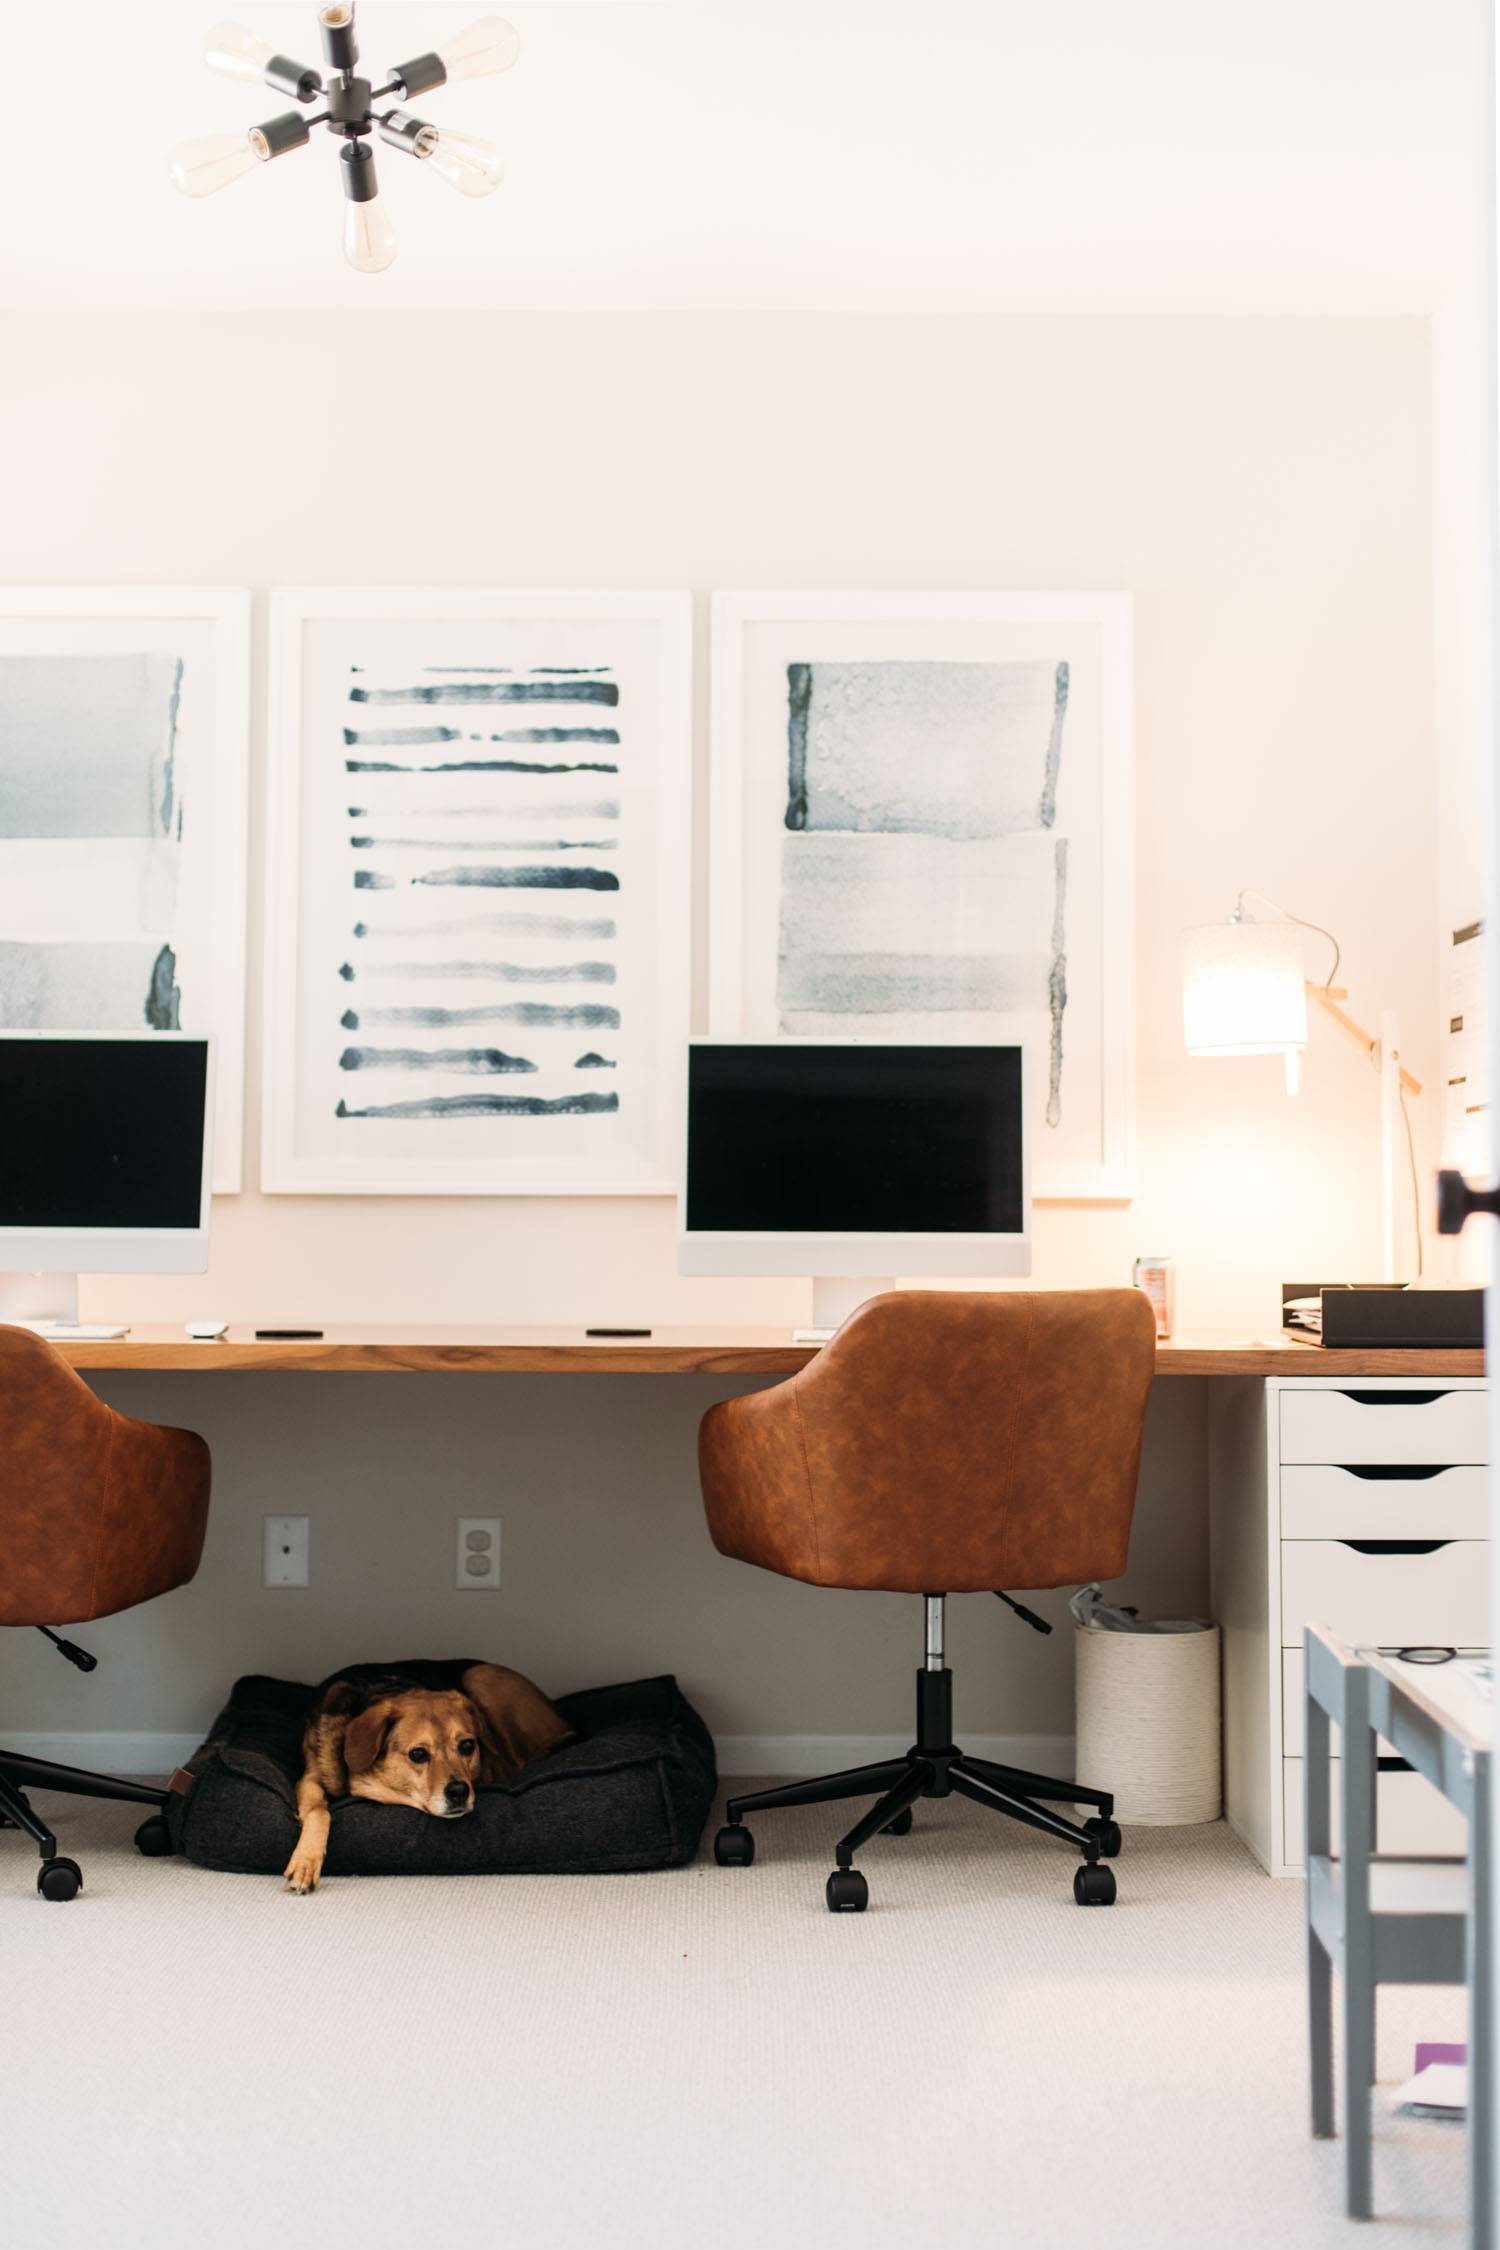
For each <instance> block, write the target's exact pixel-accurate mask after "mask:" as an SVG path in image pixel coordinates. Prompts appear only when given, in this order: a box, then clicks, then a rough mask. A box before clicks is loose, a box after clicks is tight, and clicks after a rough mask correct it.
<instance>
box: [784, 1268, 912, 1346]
mask: <svg viewBox="0 0 1500 2250" xmlns="http://www.w3.org/2000/svg"><path fill="white" fill-rule="evenodd" d="M895 1286H896V1284H895V1282H894V1281H893V1280H888V1279H887V1278H886V1277H885V1276H884V1275H881V1276H880V1277H879V1279H872V1280H860V1279H859V1278H858V1277H857V1276H855V1277H853V1278H851V1277H850V1276H849V1275H847V1274H837V1275H835V1274H828V1275H818V1276H815V1277H814V1280H813V1285H812V1297H813V1303H812V1314H813V1324H812V1326H811V1328H794V1329H793V1330H792V1342H793V1343H794V1344H826V1343H827V1342H828V1340H829V1338H830V1337H832V1336H836V1335H837V1333H838V1331H839V1330H840V1329H841V1328H842V1327H843V1325H844V1322H845V1321H846V1320H847V1319H848V1318H849V1315H850V1314H851V1313H852V1312H858V1310H859V1308H860V1306H861V1305H862V1304H864V1303H865V1301H866V1299H867V1298H870V1297H879V1296H883V1295H884V1293H885V1291H886V1290H887V1289H894V1288H895Z"/></svg>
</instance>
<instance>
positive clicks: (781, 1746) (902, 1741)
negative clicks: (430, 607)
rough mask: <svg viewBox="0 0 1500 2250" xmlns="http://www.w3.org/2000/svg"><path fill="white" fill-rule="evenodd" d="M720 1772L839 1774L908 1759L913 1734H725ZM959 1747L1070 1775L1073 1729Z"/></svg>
mask: <svg viewBox="0 0 1500 2250" xmlns="http://www.w3.org/2000/svg"><path fill="white" fill-rule="evenodd" d="M715 1746H716V1748H717V1750H718V1753H719V1771H720V1773H728V1774H735V1775H739V1774H747V1773H753V1774H766V1775H775V1776H778V1777H780V1776H783V1775H784V1776H785V1777H786V1778H787V1779H788V1780H793V1781H795V1780H800V1779H802V1777H803V1776H804V1775H808V1774H820V1773H840V1772H842V1771H843V1769H844V1767H845V1766H871V1765H876V1764H878V1763H879V1762H880V1761H881V1760H883V1759H886V1758H904V1757H905V1756H906V1753H907V1751H908V1750H909V1749H910V1748H911V1736H910V1735H909V1734H899V1735H898V1734H721V1735H719V1736H718V1738H717V1741H716V1745H715ZM961 1747H962V1748H963V1749H965V1750H969V1751H972V1752H973V1754H974V1756H975V1757H976V1758H989V1759H991V1760H992V1761H993V1762H994V1764H996V1765H997V1766H1021V1767H1023V1768H1024V1769H1025V1770H1026V1771H1027V1772H1028V1773H1051V1774H1058V1775H1060V1776H1063V1777H1066V1776H1067V1775H1069V1774H1071V1772H1072V1771H1073V1737H1072V1736H1071V1735H1070V1734H966V1735H964V1736H963V1737H962V1742H961Z"/></svg>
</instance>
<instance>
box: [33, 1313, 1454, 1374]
mask: <svg viewBox="0 0 1500 2250" xmlns="http://www.w3.org/2000/svg"><path fill="white" fill-rule="evenodd" d="M57 1349H58V1350H59V1351H61V1353H62V1354H63V1356H64V1358H65V1359H67V1360H68V1361H69V1363H70V1364H71V1365H72V1366H74V1367H81V1368H90V1369H95V1370H100V1371H102V1370H105V1369H108V1368H118V1369H121V1370H124V1369H138V1368H169V1369H172V1370H174V1371H178V1370H183V1371H190V1372H192V1373H195V1374H215V1373H218V1374H223V1373H228V1372H231V1371H241V1370H247V1369H248V1370H253V1369H257V1368H259V1369H262V1370H264V1371H266V1372H268V1373H273V1374H334V1375H348V1374H379V1373H386V1374H390V1373H398V1372H405V1373H408V1374H472V1375H792V1374H795V1373H796V1371H797V1369H798V1368H799V1367H805V1366H806V1365H807V1363H808V1361H809V1360H810V1359H812V1358H814V1357H815V1356H816V1352H817V1346H816V1345H812V1344H794V1343H793V1342H792V1340H791V1331H790V1330H789V1329H786V1328H658V1329H656V1330H655V1331H654V1332H653V1333H652V1334H651V1335H650V1336H649V1337H646V1338H643V1339H642V1340H641V1341H640V1342H638V1343H631V1342H629V1341H626V1340H621V1339H615V1340H610V1339H607V1338H597V1337H586V1336H585V1335H584V1333H583V1330H582V1329H581V1328H364V1327H330V1328H328V1329H327V1330H325V1332H324V1334H323V1336H322V1338H321V1339H320V1341H318V1342H316V1343H260V1342H257V1340H256V1338H255V1334H254V1331H253V1329H251V1328H242V1327H232V1328H231V1329H230V1330H229V1333H228V1335H227V1336H226V1337H225V1338H224V1339H223V1341H222V1342H220V1343H217V1344H195V1343H194V1342H193V1341H192V1339H191V1338H190V1337H188V1336H185V1335H184V1334H183V1332H182V1330H181V1328H173V1327H163V1326H142V1327H137V1328H132V1330H131V1332H130V1334H129V1335H128V1336H127V1337H125V1338H123V1339H122V1340H121V1341H120V1342H119V1343H111V1344H84V1343H74V1344H60V1345H58V1346H57ZM1156 1372H1157V1374H1158V1375H1283V1376H1293V1377H1296V1376H1301V1375H1306V1376H1322V1377H1325V1378H1327V1377H1330V1376H1342V1377H1349V1376H1359V1375H1418V1376H1445V1377H1449V1378H1451V1377H1453V1376H1456V1375H1482V1374H1483V1373H1484V1354H1483V1352H1477V1351H1457V1352H1437V1351H1430V1352H1394V1351H1368V1352H1351V1351H1324V1350H1323V1349H1322V1348H1321V1347H1319V1346H1315V1345H1308V1344H1298V1343H1292V1342H1289V1341H1288V1340H1287V1339H1286V1338H1285V1337H1282V1336H1279V1335H1277V1334H1276V1333H1274V1332H1268V1333H1266V1334H1265V1335H1262V1336H1246V1335H1244V1334H1236V1333H1234V1332H1233V1331H1229V1330H1224V1331H1220V1330H1201V1331H1198V1332H1197V1333H1193V1332H1188V1333H1185V1334H1183V1335H1180V1336H1174V1337H1173V1338H1172V1340H1171V1342H1170V1343H1165V1344H1161V1345H1159V1346H1158V1347H1157V1354H1156Z"/></svg>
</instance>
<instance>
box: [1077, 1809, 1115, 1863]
mask: <svg viewBox="0 0 1500 2250" xmlns="http://www.w3.org/2000/svg"><path fill="white" fill-rule="evenodd" d="M1083 1833H1084V1834H1085V1836H1092V1837H1093V1839H1094V1842H1095V1843H1096V1844H1097V1845H1098V1846H1099V1850H1100V1852H1101V1853H1102V1854H1103V1856H1104V1858H1105V1859H1117V1858H1118V1857H1119V1853H1120V1841H1121V1838H1120V1824H1119V1822H1118V1821H1114V1820H1104V1819H1102V1818H1101V1817H1100V1816H1099V1814H1097V1813H1096V1814H1095V1815H1094V1817H1093V1818H1092V1819H1091V1820H1086V1821H1085V1822H1084V1824H1083Z"/></svg>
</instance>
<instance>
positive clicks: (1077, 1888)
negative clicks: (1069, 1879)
mask: <svg viewBox="0 0 1500 2250" xmlns="http://www.w3.org/2000/svg"><path fill="white" fill-rule="evenodd" d="M1073 1897H1074V1899H1075V1900H1076V1902H1077V1903H1078V1905H1079V1906H1113V1905H1114V1903H1115V1871H1114V1869H1113V1868H1112V1867H1080V1868H1079V1870H1078V1872H1077V1874H1076V1875H1075V1876H1074V1877H1073Z"/></svg>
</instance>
